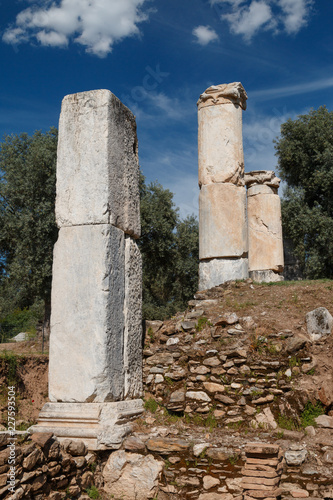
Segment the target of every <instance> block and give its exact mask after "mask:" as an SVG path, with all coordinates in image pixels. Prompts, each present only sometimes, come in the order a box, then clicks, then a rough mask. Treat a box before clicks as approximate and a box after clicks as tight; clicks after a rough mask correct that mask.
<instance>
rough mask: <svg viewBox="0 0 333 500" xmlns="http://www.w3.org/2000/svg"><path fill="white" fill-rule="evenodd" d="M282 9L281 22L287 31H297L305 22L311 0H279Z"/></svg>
mask: <svg viewBox="0 0 333 500" xmlns="http://www.w3.org/2000/svg"><path fill="white" fill-rule="evenodd" d="M279 5H280V7H281V9H282V11H283V23H284V26H285V30H286V32H287V33H289V34H291V33H297V32H298V31H299V30H300V29H301V28H302V27H303V26H305V25H306V24H307V20H308V15H309V11H310V8H311V5H312V1H309V0H279Z"/></svg>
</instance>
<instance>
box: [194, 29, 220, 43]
mask: <svg viewBox="0 0 333 500" xmlns="http://www.w3.org/2000/svg"><path fill="white" fill-rule="evenodd" d="M192 33H193V35H194V36H195V37H196V42H197V43H199V44H200V45H208V44H209V43H210V42H214V41H217V40H218V39H219V37H218V35H217V33H216V31H215V30H214V29H213V28H211V27H210V26H197V27H196V28H194V30H193V31H192Z"/></svg>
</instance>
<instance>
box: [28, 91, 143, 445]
mask: <svg viewBox="0 0 333 500" xmlns="http://www.w3.org/2000/svg"><path fill="white" fill-rule="evenodd" d="M56 220H57V224H58V227H59V229H60V230H59V238H58V241H57V243H56V245H55V249H54V262H53V281H52V297H51V305H52V310H51V335H50V364H49V399H50V401H51V402H50V403H47V405H45V407H44V408H43V410H42V412H41V414H40V418H39V421H38V425H37V426H36V427H35V428H33V430H34V431H39V432H46V431H52V432H53V433H54V434H55V435H57V436H58V437H59V438H68V437H71V438H80V439H82V440H83V441H85V442H86V444H87V445H88V446H89V448H91V449H104V448H118V447H119V446H120V445H121V442H122V438H123V436H124V435H126V433H127V432H128V431H129V429H130V427H129V425H128V422H129V421H130V420H131V419H132V418H134V417H135V416H137V415H139V414H140V413H141V412H142V401H141V399H138V398H140V396H141V395H142V351H141V350H142V347H141V338H142V332H141V308H142V298H141V295H142V294H141V286H142V285H141V283H142V271H141V269H142V266H141V256H140V252H139V249H138V247H137V244H136V242H135V239H136V238H138V237H139V235H140V211H139V167H138V156H137V137H136V124H135V119H134V116H133V115H132V113H131V112H130V111H129V110H128V109H127V108H126V107H125V106H124V105H123V104H122V103H121V102H120V101H119V100H118V99H117V97H115V96H114V95H113V94H112V93H111V92H110V91H108V90H95V91H91V92H82V93H79V94H73V95H69V96H66V97H65V98H64V100H63V103H62V109H61V115H60V123H59V143H58V159H57V197H56Z"/></svg>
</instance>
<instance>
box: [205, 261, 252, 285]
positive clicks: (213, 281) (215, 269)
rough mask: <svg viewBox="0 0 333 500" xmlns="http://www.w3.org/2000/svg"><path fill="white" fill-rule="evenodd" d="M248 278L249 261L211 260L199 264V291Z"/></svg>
mask: <svg viewBox="0 0 333 500" xmlns="http://www.w3.org/2000/svg"><path fill="white" fill-rule="evenodd" d="M246 278H248V259H247V258H240V259H210V260H202V261H200V262H199V290H208V289H209V288H212V287H214V286H218V285H220V284H221V283H225V282H226V281H229V280H244V279H246Z"/></svg>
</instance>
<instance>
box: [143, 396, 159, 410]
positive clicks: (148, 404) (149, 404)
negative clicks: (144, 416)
mask: <svg viewBox="0 0 333 500" xmlns="http://www.w3.org/2000/svg"><path fill="white" fill-rule="evenodd" d="M144 407H145V410H149V411H150V412H151V413H156V410H157V408H158V402H157V401H155V399H153V398H149V399H148V400H147V401H145V404H144Z"/></svg>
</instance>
